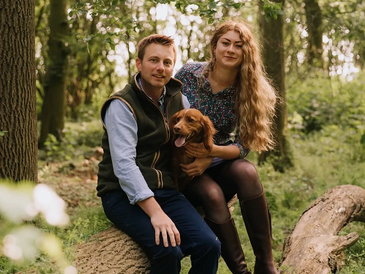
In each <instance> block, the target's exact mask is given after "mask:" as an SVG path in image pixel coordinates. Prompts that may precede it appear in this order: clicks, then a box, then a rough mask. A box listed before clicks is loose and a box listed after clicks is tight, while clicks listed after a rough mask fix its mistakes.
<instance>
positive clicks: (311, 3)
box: [304, 0, 323, 68]
mask: <svg viewBox="0 0 365 274" xmlns="http://www.w3.org/2000/svg"><path fill="white" fill-rule="evenodd" d="M304 3H305V7H304V8H305V17H306V19H307V32H308V37H307V40H308V47H307V60H308V64H309V65H314V66H315V67H317V68H323V42H322V34H323V24H322V11H321V8H320V7H319V5H318V1H317V0H305V1H304Z"/></svg>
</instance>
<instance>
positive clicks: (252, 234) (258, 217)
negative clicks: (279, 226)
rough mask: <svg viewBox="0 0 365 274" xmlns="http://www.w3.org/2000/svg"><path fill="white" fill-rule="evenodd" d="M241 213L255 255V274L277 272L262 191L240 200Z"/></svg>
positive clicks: (269, 224)
mask: <svg viewBox="0 0 365 274" xmlns="http://www.w3.org/2000/svg"><path fill="white" fill-rule="evenodd" d="M240 206H241V213H242V217H243V220H244V222H245V225H246V229H247V234H248V236H249V238H250V241H251V245H252V249H253V251H254V254H255V256H256V263H255V272H254V273H255V274H278V273H279V272H278V270H277V269H276V267H275V263H274V259H273V256H272V249H271V248H272V247H271V220H270V214H269V210H268V207H267V203H266V198H265V194H264V192H262V194H261V195H260V196H258V197H256V198H253V199H250V200H246V201H240Z"/></svg>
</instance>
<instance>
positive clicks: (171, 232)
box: [151, 210, 181, 247]
mask: <svg viewBox="0 0 365 274" xmlns="http://www.w3.org/2000/svg"><path fill="white" fill-rule="evenodd" d="M151 223H152V226H153V227H154V229H155V241H156V245H159V244H160V234H161V235H162V241H163V245H164V246H165V247H168V246H169V241H168V239H170V243H171V246H173V247H175V246H176V245H180V243H181V240H180V233H179V231H178V230H177V228H176V226H175V224H174V223H173V222H172V221H171V219H170V218H169V217H168V216H167V215H166V214H165V213H164V212H163V211H162V210H161V212H158V213H156V214H153V215H152V216H151Z"/></svg>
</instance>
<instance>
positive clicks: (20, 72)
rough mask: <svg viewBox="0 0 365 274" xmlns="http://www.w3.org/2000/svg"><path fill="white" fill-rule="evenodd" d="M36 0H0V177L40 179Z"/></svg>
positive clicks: (15, 179) (17, 179)
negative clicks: (38, 164) (38, 175)
mask: <svg viewBox="0 0 365 274" xmlns="http://www.w3.org/2000/svg"><path fill="white" fill-rule="evenodd" d="M34 37H35V6H34V1H32V0H24V1H16V0H4V1H1V2H0V75H1V77H0V132H4V131H6V132H5V133H4V136H3V137H1V136H0V178H8V179H12V180H14V181H20V180H31V181H34V182H37V112H36V84H35V81H36V75H35V39H34Z"/></svg>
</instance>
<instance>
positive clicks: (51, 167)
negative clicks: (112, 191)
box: [38, 157, 100, 213]
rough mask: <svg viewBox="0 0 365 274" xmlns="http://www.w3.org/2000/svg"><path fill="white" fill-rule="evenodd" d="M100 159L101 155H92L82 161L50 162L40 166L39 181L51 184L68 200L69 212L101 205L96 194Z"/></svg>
mask: <svg viewBox="0 0 365 274" xmlns="http://www.w3.org/2000/svg"><path fill="white" fill-rule="evenodd" d="M99 161H100V160H99V157H91V158H89V159H85V160H84V161H80V162H71V161H69V162H66V163H64V162H63V163H48V164H46V165H45V166H40V167H39V172H38V174H39V179H38V180H39V183H43V184H46V185H48V186H50V187H51V188H52V189H53V190H54V191H55V192H56V193H57V194H58V195H59V196H60V197H61V198H62V199H63V200H64V201H65V202H66V204H67V212H68V213H71V212H72V211H73V210H74V209H76V208H80V207H88V208H90V207H93V206H97V205H100V198H98V197H97V196H96V184H97V170H98V163H99Z"/></svg>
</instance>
